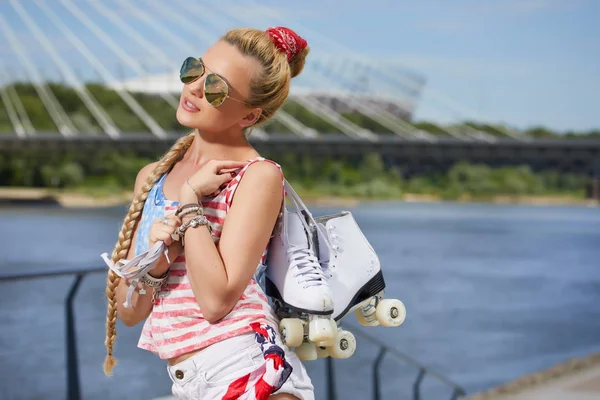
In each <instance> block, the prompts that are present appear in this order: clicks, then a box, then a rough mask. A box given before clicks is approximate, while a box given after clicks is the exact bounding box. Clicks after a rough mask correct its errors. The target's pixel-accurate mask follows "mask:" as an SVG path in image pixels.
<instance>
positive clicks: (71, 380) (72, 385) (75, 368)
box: [65, 274, 84, 400]
mask: <svg viewBox="0 0 600 400" xmlns="http://www.w3.org/2000/svg"><path fill="white" fill-rule="evenodd" d="M83 277H84V274H77V276H76V277H75V280H74V281H73V283H72V284H71V288H70V289H69V294H68V295H67V298H66V299H65V322H66V327H65V328H66V346H65V349H66V351H67V354H66V361H67V399H68V400H79V399H81V388H80V386H79V365H78V361H77V336H76V332H75V316H74V315H73V299H74V298H75V294H76V293H77V289H78V288H79V284H80V283H81V280H82V279H83Z"/></svg>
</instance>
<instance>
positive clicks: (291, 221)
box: [264, 208, 337, 351]
mask: <svg viewBox="0 0 600 400" xmlns="http://www.w3.org/2000/svg"><path fill="white" fill-rule="evenodd" d="M303 214H304V215H303ZM309 215H310V214H306V212H304V211H299V212H289V211H288V210H286V209H285V208H284V210H283V213H282V215H281V223H280V224H279V225H278V228H277V229H276V231H275V233H274V235H273V237H272V238H271V243H270V245H269V252H268V258H267V262H266V265H267V268H266V271H265V282H264V285H265V292H266V294H267V296H269V297H270V298H271V299H272V302H273V304H274V309H275V313H276V314H277V315H278V316H279V317H280V318H281V321H280V324H279V331H280V334H281V338H282V341H283V343H284V344H285V345H287V346H289V347H295V348H297V347H300V346H301V345H302V343H303V342H304V341H306V340H308V341H310V342H324V341H328V340H331V339H333V338H334V337H335V332H336V330H337V329H336V328H337V327H336V326H335V323H333V324H332V320H331V314H332V313H333V310H334V304H333V298H332V294H331V291H330V290H329V286H328V285H327V279H326V277H325V275H324V274H323V271H322V269H321V265H320V264H319V260H318V259H317V256H316V253H315V242H314V241H313V240H312V237H311V235H310V234H309V231H310V230H309V225H308V223H307V222H306V219H307V217H308V216H309ZM310 219H311V218H309V220H310ZM300 351H301V350H300Z"/></svg>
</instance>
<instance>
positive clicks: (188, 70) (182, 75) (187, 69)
mask: <svg viewBox="0 0 600 400" xmlns="http://www.w3.org/2000/svg"><path fill="white" fill-rule="evenodd" d="M202 75H204V64H202V62H201V61H200V60H198V59H197V58H193V57H188V58H186V59H185V61H184V62H183V64H182V65H181V69H180V70H179V79H181V82H183V83H185V84H187V83H191V82H193V81H195V80H196V79H198V78H200V77H201V76H202Z"/></svg>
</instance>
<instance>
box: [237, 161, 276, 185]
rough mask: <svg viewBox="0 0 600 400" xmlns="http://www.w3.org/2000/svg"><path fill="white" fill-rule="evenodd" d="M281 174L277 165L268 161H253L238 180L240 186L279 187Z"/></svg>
mask: <svg viewBox="0 0 600 400" xmlns="http://www.w3.org/2000/svg"><path fill="white" fill-rule="evenodd" d="M282 184H283V176H282V172H281V169H279V167H278V166H277V165H275V164H274V163H272V162H268V161H261V162H255V163H254V164H252V165H250V166H249V167H248V169H246V172H245V173H244V177H243V179H242V180H241V181H240V187H242V185H244V186H252V187H255V188H257V186H258V187H260V188H261V189H271V188H281V186H282Z"/></svg>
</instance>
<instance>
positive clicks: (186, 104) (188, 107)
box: [181, 98, 200, 113]
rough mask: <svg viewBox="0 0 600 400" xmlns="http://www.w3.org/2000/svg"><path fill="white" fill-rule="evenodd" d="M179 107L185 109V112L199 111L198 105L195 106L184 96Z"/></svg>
mask: <svg viewBox="0 0 600 400" xmlns="http://www.w3.org/2000/svg"><path fill="white" fill-rule="evenodd" d="M181 107H182V108H183V109H184V110H185V111H187V112H191V113H195V112H198V111H200V109H199V108H198V107H196V106H195V105H193V104H192V103H191V102H190V101H189V100H188V99H186V98H184V99H183V100H182V101H181Z"/></svg>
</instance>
